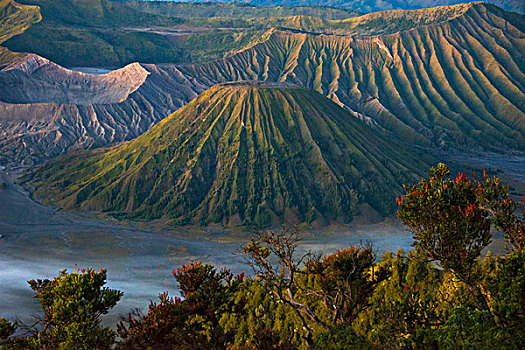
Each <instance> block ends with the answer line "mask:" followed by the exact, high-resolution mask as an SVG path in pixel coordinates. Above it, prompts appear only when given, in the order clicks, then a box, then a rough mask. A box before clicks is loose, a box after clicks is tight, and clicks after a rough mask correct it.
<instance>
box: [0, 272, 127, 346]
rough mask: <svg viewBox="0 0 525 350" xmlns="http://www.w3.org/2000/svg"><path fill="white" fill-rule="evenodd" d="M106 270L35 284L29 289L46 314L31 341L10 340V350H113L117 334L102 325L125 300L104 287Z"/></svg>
mask: <svg viewBox="0 0 525 350" xmlns="http://www.w3.org/2000/svg"><path fill="white" fill-rule="evenodd" d="M106 277H107V275H106V270H102V269H100V271H94V270H93V269H92V268H89V269H87V270H85V269H82V271H79V270H77V269H76V268H75V272H74V273H68V272H66V270H63V271H61V272H60V274H59V275H58V276H57V277H55V278H54V279H52V280H48V279H45V280H40V279H38V280H31V281H29V282H28V283H29V285H30V286H31V289H32V290H33V291H34V292H35V298H36V299H37V300H38V301H39V302H40V305H41V306H42V309H43V311H44V318H43V319H42V320H41V324H37V325H36V327H37V328H35V329H32V330H31V332H32V333H33V334H32V335H30V336H29V337H27V338H22V337H19V338H14V339H8V340H7V342H6V344H5V345H4V346H5V348H6V349H19V348H29V349H33V348H34V349H86V350H88V349H109V348H111V346H112V344H113V343H114V341H115V334H114V332H113V331H112V330H111V329H110V328H109V327H102V326H101V325H100V316H102V315H105V314H107V313H108V311H109V310H110V309H111V308H113V307H114V306H115V305H116V304H117V302H118V301H119V300H120V298H121V297H122V295H123V294H122V292H120V291H118V290H113V289H109V288H107V287H104V285H105V284H106Z"/></svg>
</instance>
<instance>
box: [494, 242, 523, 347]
mask: <svg viewBox="0 0 525 350" xmlns="http://www.w3.org/2000/svg"><path fill="white" fill-rule="evenodd" d="M484 291H485V293H486V294H487V296H488V299H489V306H490V311H491V313H492V314H494V316H495V320H496V321H497V323H498V325H499V326H502V327H503V328H504V329H505V331H506V332H508V334H511V335H512V337H510V338H508V342H510V343H512V344H515V345H517V344H525V250H524V249H520V250H518V251H516V252H513V253H511V254H509V255H507V256H506V257H504V258H499V259H498V263H497V269H496V272H495V273H494V274H490V275H488V276H487V277H486V279H485V282H484Z"/></svg>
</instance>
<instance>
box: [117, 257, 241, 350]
mask: <svg viewBox="0 0 525 350" xmlns="http://www.w3.org/2000/svg"><path fill="white" fill-rule="evenodd" d="M173 276H174V277H175V279H176V280H177V282H179V286H180V290H181V296H182V298H178V297H175V298H170V297H169V296H168V293H163V294H161V295H160V296H159V299H160V302H159V303H154V302H151V304H150V306H149V310H148V313H147V314H146V315H140V314H138V313H135V314H129V315H128V316H127V317H126V318H123V319H122V320H121V322H120V323H119V325H118V327H117V330H118V334H119V336H120V337H121V338H122V339H123V341H122V342H121V344H120V348H122V349H224V348H225V346H226V344H227V343H228V342H229V341H230V340H231V337H232V335H231V334H229V333H226V332H225V331H224V329H223V328H222V327H221V325H220V322H219V321H220V318H221V317H222V316H223V315H224V314H227V313H236V312H240V311H242V308H241V307H240V306H239V304H237V303H234V302H233V301H232V296H233V295H234V293H235V292H236V290H237V288H238V287H239V285H240V284H241V283H242V281H243V278H244V276H243V275H239V276H236V277H234V276H233V274H232V273H231V272H230V271H229V270H227V269H223V270H221V271H217V270H216V269H215V268H214V267H213V266H212V265H209V264H203V263H202V262H200V261H199V262H191V263H190V264H187V265H182V267H180V268H178V269H176V270H174V271H173ZM241 306H242V305H241Z"/></svg>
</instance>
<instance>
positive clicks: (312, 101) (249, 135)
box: [26, 84, 425, 226]
mask: <svg viewBox="0 0 525 350" xmlns="http://www.w3.org/2000/svg"><path fill="white" fill-rule="evenodd" d="M66 164H67V166H66ZM424 167H425V165H424V163H423V162H421V161H419V160H418V157H417V156H415V155H414V154H413V153H409V152H408V151H406V150H405V147H399V146H398V145H397V143H395V142H394V143H391V142H390V140H389V137H388V135H387V134H383V133H380V132H379V131H378V130H373V129H372V128H370V127H369V126H367V125H366V124H365V123H363V122H361V121H359V120H357V119H355V118H353V117H352V116H351V115H349V113H348V112H347V111H345V110H344V109H342V108H341V107H339V106H338V105H337V104H335V103H333V102H332V101H330V100H329V99H327V98H326V97H323V96H322V95H320V94H318V93H316V92H314V91H312V90H309V89H305V88H296V87H283V86H282V85H278V86H274V85H262V86H261V85H259V84H231V85H223V86H215V87H213V88H211V89H209V90H207V91H206V92H204V93H203V94H201V95H200V96H199V97H197V98H196V99H195V100H193V101H192V102H191V103H189V104H188V105H186V106H185V107H183V108H181V109H180V110H178V111H177V112H175V113H173V114H172V115H171V116H169V117H168V118H166V119H164V120H162V121H161V122H160V123H158V124H157V125H156V126H155V127H154V128H152V129H151V130H150V131H148V132H146V133H145V134H143V135H141V136H140V137H138V138H137V139H135V140H133V141H131V142H129V143H127V144H125V145H123V146H120V147H115V148H112V149H107V150H98V151H94V152H80V153H73V154H70V155H68V156H65V157H61V158H58V159H57V160H55V161H52V162H50V163H49V164H48V165H46V166H44V167H43V168H41V169H39V170H37V171H36V172H35V173H33V174H30V175H28V176H27V177H26V181H28V182H30V183H32V184H33V185H34V186H36V195H37V196H39V197H41V198H51V197H52V198H53V203H54V204H55V205H58V206H60V207H64V208H81V209H85V210H101V211H104V212H108V213H110V214H111V215H114V216H117V217H120V218H123V217H126V218H134V219H146V220H150V219H155V218H161V217H164V218H167V219H170V220H173V221H174V222H175V223H189V222H197V223H201V224H207V223H222V224H229V225H237V224H244V225H256V226H266V225H269V224H277V223H279V222H280V221H281V220H282V219H284V218H286V219H288V220H293V219H294V218H295V219H297V220H298V221H301V222H313V221H315V220H318V221H320V222H326V221H325V220H329V221H332V220H342V221H348V220H351V219H352V217H353V216H354V215H356V214H357V205H358V203H368V204H369V205H371V206H372V207H373V208H374V209H376V210H378V211H379V212H381V213H391V212H392V210H393V209H394V208H393V205H392V202H393V200H392V199H393V197H394V196H395V195H396V194H398V193H399V191H400V187H401V183H404V182H410V181H411V180H413V179H414V178H413V176H415V175H416V174H417V173H418V171H419V170H420V169H423V168H424Z"/></svg>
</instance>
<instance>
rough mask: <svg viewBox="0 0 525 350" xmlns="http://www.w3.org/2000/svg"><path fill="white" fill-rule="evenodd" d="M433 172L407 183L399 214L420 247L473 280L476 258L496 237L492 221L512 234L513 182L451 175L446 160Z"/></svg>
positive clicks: (415, 243)
mask: <svg viewBox="0 0 525 350" xmlns="http://www.w3.org/2000/svg"><path fill="white" fill-rule="evenodd" d="M428 175H429V179H422V180H421V181H419V183H418V184H416V185H412V186H406V185H405V187H404V188H405V191H406V195H405V196H403V197H401V198H398V199H397V202H398V204H399V210H398V212H397V215H398V217H399V219H400V220H401V222H403V224H405V225H406V226H407V227H408V228H409V229H410V230H411V231H412V233H413V235H414V239H415V241H414V243H413V245H414V246H415V247H416V248H417V249H421V250H422V251H424V252H425V253H426V254H427V256H428V257H429V258H430V259H432V260H435V261H438V262H439V263H440V264H441V266H442V267H443V268H445V269H447V270H449V271H451V272H453V273H454V275H455V276H456V277H457V278H459V279H461V280H462V281H464V282H465V283H467V284H471V283H472V277H473V276H472V274H471V273H472V270H473V267H474V265H475V261H476V259H477V258H478V257H479V256H480V254H481V251H482V250H483V249H485V248H486V247H487V246H488V244H489V243H490V241H491V237H492V224H496V225H497V226H498V227H500V228H505V229H506V231H507V233H509V230H510V228H511V226H512V224H511V223H515V222H516V221H515V219H513V215H512V212H511V210H510V209H511V207H512V205H511V203H512V201H511V199H510V198H509V191H508V186H506V185H503V184H502V183H501V181H500V179H499V178H498V177H489V176H487V175H486V174H484V175H485V176H484V181H480V180H476V179H470V178H469V177H468V175H466V174H463V173H459V175H458V176H457V177H456V179H455V180H453V179H450V178H448V176H449V175H450V171H449V170H448V168H447V166H446V165H445V164H442V163H439V164H438V166H437V168H431V169H430V171H429V172H428Z"/></svg>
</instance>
